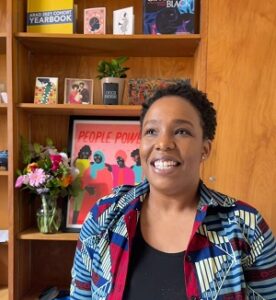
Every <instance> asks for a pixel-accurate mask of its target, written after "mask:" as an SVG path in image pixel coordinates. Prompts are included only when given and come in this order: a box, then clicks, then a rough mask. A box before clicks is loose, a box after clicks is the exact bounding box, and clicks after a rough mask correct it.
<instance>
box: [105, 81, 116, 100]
mask: <svg viewBox="0 0 276 300" xmlns="http://www.w3.org/2000/svg"><path fill="white" fill-rule="evenodd" d="M118 97H119V84H118V83H111V82H108V83H104V84H103V102H104V104H107V105H114V104H118V100H119V98H118Z"/></svg>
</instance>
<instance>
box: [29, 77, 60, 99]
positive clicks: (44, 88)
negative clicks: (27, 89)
mask: <svg viewBox="0 0 276 300" xmlns="http://www.w3.org/2000/svg"><path fill="white" fill-rule="evenodd" d="M57 92H58V78H57V77H36V82H35V95H34V103H35V104H56V103H57Z"/></svg>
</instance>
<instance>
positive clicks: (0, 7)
mask: <svg viewBox="0 0 276 300" xmlns="http://www.w3.org/2000/svg"><path fill="white" fill-rule="evenodd" d="M6 31H7V28H6V0H4V1H3V0H1V1H0V32H6Z"/></svg>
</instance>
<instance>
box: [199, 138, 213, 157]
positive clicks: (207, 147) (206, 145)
mask: <svg viewBox="0 0 276 300" xmlns="http://www.w3.org/2000/svg"><path fill="white" fill-rule="evenodd" d="M211 149H212V142H211V140H209V139H205V140H204V141H203V145H202V154H201V161H204V160H206V159H207V158H208V157H209V156H210V153H211Z"/></svg>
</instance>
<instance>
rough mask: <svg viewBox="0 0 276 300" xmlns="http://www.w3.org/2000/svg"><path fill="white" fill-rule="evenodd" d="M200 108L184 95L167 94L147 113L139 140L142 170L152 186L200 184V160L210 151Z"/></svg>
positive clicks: (168, 188) (171, 188) (167, 189)
mask: <svg viewBox="0 0 276 300" xmlns="http://www.w3.org/2000/svg"><path fill="white" fill-rule="evenodd" d="M210 148H211V143H210V141H209V140H204V139H203V129H202V127H201V123H200V117H199V113H198V112H197V110H196V109H195V108H194V107H193V106H192V105H191V104H190V103H189V102H188V101H185V99H182V98H180V97H178V96H165V97H162V98H160V99H158V100H157V101H156V102H155V103H153V104H152V106H151V107H150V108H149V110H148V112H147V113H146V115H145V118H144V121H143V125H142V134H141V144H140V157H141V163H142V166H143V171H144V173H145V176H146V178H147V179H148V181H149V183H150V185H151V189H156V190H158V191H160V192H162V193H166V194H172V193H182V192H184V191H185V190H186V189H187V188H188V187H189V186H191V185H192V186H193V187H194V185H196V184H198V181H199V170H200V163H201V161H202V159H203V157H204V159H205V158H207V157H208V155H209V152H210Z"/></svg>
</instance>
